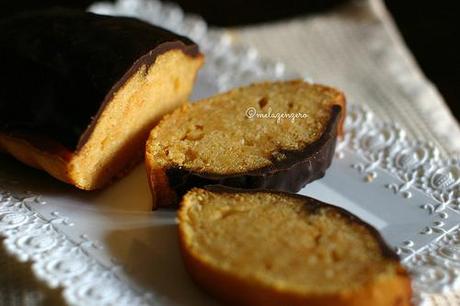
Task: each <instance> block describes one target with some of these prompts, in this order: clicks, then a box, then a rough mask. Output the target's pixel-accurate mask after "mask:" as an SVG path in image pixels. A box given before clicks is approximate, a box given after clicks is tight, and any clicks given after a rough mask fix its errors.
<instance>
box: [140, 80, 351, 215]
mask: <svg viewBox="0 0 460 306" xmlns="http://www.w3.org/2000/svg"><path fill="white" fill-rule="evenodd" d="M344 114H345V98H344V96H343V95H342V93H340V92H339V91H337V90H335V89H332V88H329V87H325V86H321V85H314V84H309V83H306V82H303V81H288V82H273V83H269V82H267V83H261V84H254V85H251V86H247V87H242V88H238V89H235V90H232V91H230V92H227V93H224V94H220V95H217V96H214V97H211V98H208V99H204V100H202V101H199V102H197V103H195V104H192V105H186V106H184V107H182V108H180V109H178V110H176V111H175V112H173V113H172V114H171V115H170V116H166V117H165V118H164V119H163V120H162V121H161V122H160V124H159V125H158V126H157V127H156V128H155V129H153V131H152V133H151V134H150V136H149V140H148V142H147V148H146V165H147V172H148V176H149V181H150V186H151V189H152V195H153V202H154V207H158V206H166V205H170V204H173V203H175V202H177V199H179V198H180V196H181V195H183V194H184V193H185V192H186V191H187V190H188V189H190V188H191V187H196V186H204V185H209V184H222V185H227V186H232V187H241V188H269V189H277V190H284V191H291V192H296V191H298V190H299V189H300V188H302V187H303V186H305V184H307V183H308V182H311V181H313V180H315V179H318V178H320V177H322V176H323V175H324V173H325V171H326V169H327V168H328V167H329V165H330V163H331V159H332V157H333V154H334V148H335V143H336V136H337V133H339V134H340V133H341V132H342V121H343V117H344Z"/></svg>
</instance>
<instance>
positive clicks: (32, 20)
mask: <svg viewBox="0 0 460 306" xmlns="http://www.w3.org/2000/svg"><path fill="white" fill-rule="evenodd" d="M0 29H1V30H0V58H1V59H2V73H1V74H0V84H1V86H0V131H1V132H5V133H9V134H14V135H21V134H23V135H29V136H30V135H37V136H46V137H47V138H50V139H51V140H55V141H56V142H58V143H61V144H63V145H64V146H65V147H67V148H68V149H70V150H76V149H78V148H80V147H81V146H82V145H83V144H84V142H85V140H86V139H87V137H88V134H89V133H90V131H91V123H92V122H93V119H94V118H95V117H97V115H98V113H100V112H101V111H102V109H103V107H104V105H105V104H106V103H108V102H110V100H111V99H112V97H113V94H114V93H115V92H116V91H117V90H118V88H119V87H120V86H122V85H123V84H124V82H125V81H126V80H128V79H129V77H130V76H131V75H132V74H133V73H134V72H135V71H137V70H138V68H139V67H140V66H141V65H147V66H150V65H151V64H152V63H154V61H155V59H156V57H157V56H158V55H160V54H162V53H164V52H166V51H168V50H171V49H180V50H183V52H185V53H186V54H189V55H190V56H196V55H198V53H199V52H198V47H197V45H196V44H195V43H193V42H192V41H190V40H189V39H187V38H185V37H182V36H179V35H176V34H174V33H171V32H169V31H166V30H164V29H161V28H158V27H155V26H152V25H150V24H147V23H145V22H142V21H139V20H137V19H133V18H125V17H110V16H101V15H96V14H92V13H85V12H80V11H73V10H64V9H52V10H46V11H38V12H33V13H25V14H21V15H18V16H15V17H11V18H9V19H5V20H3V21H1V22H0ZM88 127H90V128H89V129H88Z"/></svg>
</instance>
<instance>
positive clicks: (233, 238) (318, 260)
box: [178, 187, 412, 306]
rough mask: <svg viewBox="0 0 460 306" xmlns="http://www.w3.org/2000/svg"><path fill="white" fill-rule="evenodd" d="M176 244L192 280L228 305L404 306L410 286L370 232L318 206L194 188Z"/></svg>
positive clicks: (279, 196)
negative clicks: (178, 240) (177, 243)
mask: <svg viewBox="0 0 460 306" xmlns="http://www.w3.org/2000/svg"><path fill="white" fill-rule="evenodd" d="M178 218H179V239H180V246H181V252H182V255H183V259H184V262H185V266H186V268H187V270H188V272H189V274H190V275H191V277H192V278H193V280H194V281H195V282H196V283H197V284H198V285H199V286H201V287H202V288H203V289H205V290H206V291H207V292H209V293H210V294H212V295H213V296H215V297H216V298H218V299H220V300H222V301H224V302H226V304H228V305H242V306H244V305H247V306H259V305H260V306H287V305H288V306H318V305H333V306H345V305H346V306H352V305H356V306H358V305H360V306H368V305H372V306H395V305H398V306H406V305H411V292H412V289H411V285H410V278H409V276H408V274H407V272H406V271H405V270H404V269H403V268H402V266H401V264H400V263H399V260H398V257H397V255H396V254H395V253H394V252H393V251H392V250H391V249H389V248H388V246H387V245H386V244H385V243H384V241H383V240H382V237H381V236H380V235H379V233H378V232H377V231H376V230H375V229H374V228H372V227H371V226H370V225H368V224H366V223H364V222H363V221H361V220H360V219H358V218H357V217H355V216H353V215H351V214H350V213H348V212H346V211H345V210H343V209H341V208H338V207H335V206H332V205H329V204H325V203H322V202H320V201H318V200H315V199H312V198H309V197H305V196H300V195H293V194H288V193H283V192H274V191H248V190H238V189H228V188H222V187H207V188H206V189H199V188H194V189H192V190H191V191H189V192H188V193H187V194H186V195H185V196H184V198H183V199H182V202H181V206H180V210H179V217H178Z"/></svg>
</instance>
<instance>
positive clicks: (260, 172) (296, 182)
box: [166, 105, 342, 198]
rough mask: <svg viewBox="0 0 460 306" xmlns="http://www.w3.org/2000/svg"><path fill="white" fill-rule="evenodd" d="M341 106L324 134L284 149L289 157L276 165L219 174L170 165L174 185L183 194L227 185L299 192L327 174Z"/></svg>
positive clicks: (333, 114)
mask: <svg viewBox="0 0 460 306" xmlns="http://www.w3.org/2000/svg"><path fill="white" fill-rule="evenodd" d="M341 111H342V110H341V107H340V106H338V105H335V106H333V107H332V110H331V118H330V120H329V122H328V124H327V126H326V129H325V131H324V133H323V135H321V137H320V138H319V139H318V140H317V141H315V142H313V143H312V144H310V145H308V146H306V147H305V148H304V149H303V150H299V151H281V152H280V153H283V154H285V156H286V158H284V159H282V160H272V165H270V166H269V167H264V168H260V169H256V170H252V171H248V172H245V173H238V174H234V175H218V174H213V173H204V172H195V171H191V170H187V169H184V168H178V167H172V168H169V169H166V175H167V177H168V180H169V185H170V187H171V188H172V189H173V190H175V191H176V194H177V196H178V197H177V198H180V197H181V196H182V195H184V194H185V193H186V192H187V191H188V190H189V189H191V188H192V187H201V186H205V185H214V184H215V185H224V186H230V187H236V188H248V189H260V188H263V189H271V190H280V191H287V192H297V191H299V190H300V189H302V188H303V187H304V186H305V185H306V184H308V183H310V182H312V181H314V180H316V179H319V178H321V177H323V176H324V174H325V173H326V169H327V168H329V166H330V165H331V161H332V158H333V156H334V151H335V144H336V139H337V125H338V122H339V121H340V113H341Z"/></svg>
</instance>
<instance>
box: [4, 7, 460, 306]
mask: <svg viewBox="0 0 460 306" xmlns="http://www.w3.org/2000/svg"><path fill="white" fill-rule="evenodd" d="M91 10H92V11H95V12H99V13H105V14H114V15H117V14H118V15H131V16H138V17H140V18H142V19H144V20H147V21H154V22H155V23H156V24H159V25H162V26H164V27H166V28H169V29H171V30H173V31H176V32H179V33H183V34H185V35H187V36H190V37H191V38H192V39H194V40H195V41H197V42H198V43H199V44H200V46H201V48H202V50H203V51H204V52H205V53H206V56H207V63H206V65H205V68H204V69H203V71H202V72H201V73H200V76H199V80H198V83H197V86H196V90H195V92H194V95H193V96H194V97H195V98H199V97H204V96H208V95H210V94H212V93H215V92H218V91H222V90H224V89H227V88H230V87H233V86H237V85H240V84H246V83H249V82H252V81H255V80H261V79H279V78H290V77H292V76H293V75H292V74H289V73H287V72H286V71H284V68H283V65H281V64H275V63H269V62H265V61H263V60H261V59H259V58H258V56H257V53H256V52H255V51H254V50H252V49H247V48H242V47H236V46H232V45H231V43H230V40H229V38H228V37H227V36H225V35H220V34H217V33H216V32H212V31H208V30H207V28H206V24H205V23H204V22H203V21H202V20H201V19H200V18H198V17H194V16H184V14H183V13H182V11H181V10H180V9H178V8H177V7H175V6H173V5H170V4H161V3H159V2H156V1H147V0H125V1H119V2H117V3H116V4H115V5H112V4H96V5H94V6H92V7H91ZM0 167H1V168H0V169H1V170H0V235H2V236H4V237H5V238H6V239H5V240H4V244H5V246H6V248H7V250H8V251H9V252H10V253H12V254H14V255H15V256H16V257H17V258H19V259H20V260H23V261H31V262H32V269H33V270H34V272H35V274H36V275H37V276H38V277H39V278H40V279H42V280H43V281H45V282H47V283H48V284H49V285H50V286H61V287H63V288H64V291H63V292H64V297H65V300H66V301H67V302H68V303H70V304H74V305H164V306H170V305H202V306H206V305H218V304H217V302H215V301H214V300H212V299H211V298H210V297H208V296H207V295H205V294H204V293H202V292H201V291H200V290H199V289H198V288H197V287H196V286H195V285H194V284H193V283H192V282H191V281H190V279H189V277H188V275H187V274H186V272H185V271H184V268H183V265H182V262H181V258H180V254H179V250H178V244H177V233H176V222H175V211H173V210H160V211H156V212H150V211H149V207H150V195H149V190H148V186H147V183H146V175H145V170H144V168H143V166H142V165H140V166H139V167H137V168H136V169H135V170H134V171H133V172H132V173H131V174H130V175H129V176H127V177H125V178H124V179H122V180H120V181H118V182H117V183H115V184H114V185H112V186H110V187H109V188H107V189H105V190H103V191H100V192H83V191H78V190H75V189H74V188H72V187H70V186H67V185H64V184H62V183H59V182H57V181H56V180H54V179H52V178H50V177H48V176H47V175H46V174H44V173H42V172H39V171H35V170H32V169H29V168H27V167H25V166H22V165H20V164H19V163H17V162H15V161H14V160H13V159H11V158H9V157H5V156H1V157H0ZM459 186H460V163H459V161H458V160H440V159H439V157H438V152H437V150H436V149H435V148H433V147H432V146H431V145H429V144H425V143H422V142H417V141H413V140H410V139H407V138H406V137H405V133H404V131H403V130H401V129H400V128H398V127H397V126H396V125H392V124H384V123H381V122H380V121H379V120H377V119H376V118H373V116H372V114H371V113H370V112H367V111H365V110H363V109H361V108H358V107H355V106H351V107H350V109H349V112H348V116H347V122H346V135H345V139H344V140H343V141H342V142H340V143H339V144H338V148H337V153H336V157H335V159H334V162H333V164H332V166H331V168H330V169H329V170H328V171H327V174H326V176H325V177H324V178H323V179H321V180H319V181H316V182H314V183H312V184H310V185H308V186H307V187H306V188H304V189H303V190H301V192H300V193H302V194H306V195H310V196H314V197H317V198H318V199H320V200H323V201H326V202H330V203H333V204H337V205H340V206H342V207H344V208H346V209H348V210H350V211H352V212H353V213H355V214H357V215H358V216H360V217H361V218H362V219H364V220H366V221H367V222H369V223H371V224H372V225H374V226H375V227H376V228H377V229H378V230H379V231H380V232H381V233H382V235H383V236H384V238H385V239H386V241H387V242H388V243H389V244H390V245H391V246H393V247H394V248H395V250H396V251H397V252H398V254H399V255H400V256H401V260H402V261H403V263H404V265H405V266H406V267H407V268H408V269H409V270H410V271H411V272H412V275H413V285H414V288H415V291H416V294H417V297H418V301H419V302H420V301H421V299H423V298H424V297H425V296H426V294H428V293H431V292H441V291H443V290H449V289H451V288H452V287H453V286H454V285H455V283H456V281H457V279H458V277H457V275H458V273H459V271H460V242H459V241H460V232H459V231H458V230H457V225H458V224H460V214H459V205H460V187H459Z"/></svg>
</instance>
